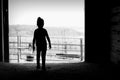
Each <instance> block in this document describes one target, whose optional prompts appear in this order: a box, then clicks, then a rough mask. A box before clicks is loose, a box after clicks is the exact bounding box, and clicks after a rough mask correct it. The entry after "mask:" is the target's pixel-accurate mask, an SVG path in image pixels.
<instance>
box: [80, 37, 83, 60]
mask: <svg viewBox="0 0 120 80" xmlns="http://www.w3.org/2000/svg"><path fill="white" fill-rule="evenodd" d="M80 53H81V61H82V60H83V42H82V38H80Z"/></svg>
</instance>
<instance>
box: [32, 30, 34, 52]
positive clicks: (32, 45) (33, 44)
mask: <svg viewBox="0 0 120 80" xmlns="http://www.w3.org/2000/svg"><path fill="white" fill-rule="evenodd" d="M32 47H33V51H35V32H34V35H33V41H32Z"/></svg>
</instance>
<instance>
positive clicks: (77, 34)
mask: <svg viewBox="0 0 120 80" xmlns="http://www.w3.org/2000/svg"><path fill="white" fill-rule="evenodd" d="M84 14H85V12H84V0H69V1H68V0H9V59H10V60H9V61H10V63H35V62H36V51H35V52H34V53H33V52H32V39H33V33H34V30H35V29H36V28H37V26H36V22H37V18H38V17H42V18H43V19H44V21H45V24H44V28H45V29H46V30H47V31H48V34H49V36H50V39H51V43H52V49H47V56H46V62H47V63H75V62H84V61H85V51H84V50H85V25H84V19H85V17H84Z"/></svg>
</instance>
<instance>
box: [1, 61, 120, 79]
mask: <svg viewBox="0 0 120 80" xmlns="http://www.w3.org/2000/svg"><path fill="white" fill-rule="evenodd" d="M46 67H47V71H46V72H44V71H42V70H39V71H38V70H36V64H35V63H21V64H17V63H0V80H8V79H9V80H14V79H15V80H18V79H20V80H26V79H32V80H36V79H38V80H76V79H77V80H78V79H79V80H80V79H81V80H89V79H95V80H98V79H100V80H101V79H113V80H115V78H119V73H117V72H119V67H118V66H113V65H109V64H108V65H107V64H93V63H85V62H83V63H58V64H57V63H47V64H46Z"/></svg>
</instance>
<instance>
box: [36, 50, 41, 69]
mask: <svg viewBox="0 0 120 80" xmlns="http://www.w3.org/2000/svg"><path fill="white" fill-rule="evenodd" d="M36 60H37V68H40V50H39V49H37V55H36Z"/></svg>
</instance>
